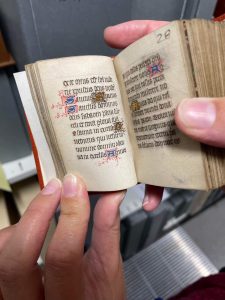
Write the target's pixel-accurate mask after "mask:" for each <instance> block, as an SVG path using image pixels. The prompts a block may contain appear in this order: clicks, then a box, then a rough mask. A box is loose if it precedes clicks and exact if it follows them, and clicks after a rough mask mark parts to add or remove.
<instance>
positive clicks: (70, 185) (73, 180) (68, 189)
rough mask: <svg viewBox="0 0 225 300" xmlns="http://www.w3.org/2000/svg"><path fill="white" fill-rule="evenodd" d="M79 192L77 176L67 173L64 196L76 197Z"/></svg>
mask: <svg viewBox="0 0 225 300" xmlns="http://www.w3.org/2000/svg"><path fill="white" fill-rule="evenodd" d="M76 194H77V177H76V176H74V175H73V174H67V175H66V176H65V177H64V179H63V196H64V197H66V198H70V197H74V196H75V195H76Z"/></svg>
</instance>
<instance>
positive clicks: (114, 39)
mask: <svg viewBox="0 0 225 300" xmlns="http://www.w3.org/2000/svg"><path fill="white" fill-rule="evenodd" d="M166 24H168V22H166V21H153V20H135V21H128V22H124V23H121V24H118V25H115V26H110V27H107V28H106V29H105V31H104V39H105V41H106V43H107V44H108V45H109V46H111V47H113V48H118V49H123V48H125V47H127V46H129V45H130V44H131V43H133V42H135V41H136V40H138V39H140V38H141V37H143V36H145V35H146V34H148V33H151V32H152V31H154V30H156V29H158V28H160V27H162V26H164V25H166Z"/></svg>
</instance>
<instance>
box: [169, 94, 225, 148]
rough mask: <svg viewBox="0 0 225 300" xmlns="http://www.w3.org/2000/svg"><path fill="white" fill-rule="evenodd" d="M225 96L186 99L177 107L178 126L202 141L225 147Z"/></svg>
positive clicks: (176, 119)
mask: <svg viewBox="0 0 225 300" xmlns="http://www.w3.org/2000/svg"><path fill="white" fill-rule="evenodd" d="M224 112H225V98H193V99H184V100H183V101H182V102H181V103H180V104H179V105H178V107H177V109H176V113H175V121H176V124H177V126H178V128H179V129H180V130H181V131H182V132H184V133H185V134H187V135H188V136H190V137H191V138H193V139H194V140H197V141H199V142H201V143H205V144H208V145H212V146H216V147H224V148H225V116H224Z"/></svg>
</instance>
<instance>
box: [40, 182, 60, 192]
mask: <svg viewBox="0 0 225 300" xmlns="http://www.w3.org/2000/svg"><path fill="white" fill-rule="evenodd" d="M60 188H61V182H60V180H59V179H57V178H54V179H52V180H51V181H49V182H48V184H47V185H46V186H45V187H44V189H43V190H42V191H41V193H42V195H52V194H54V193H55V192H57V191H58V190H59V189H60Z"/></svg>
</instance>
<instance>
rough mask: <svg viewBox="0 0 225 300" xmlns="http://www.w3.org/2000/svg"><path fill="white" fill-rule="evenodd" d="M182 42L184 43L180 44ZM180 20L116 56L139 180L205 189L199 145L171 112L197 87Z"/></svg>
mask: <svg viewBox="0 0 225 300" xmlns="http://www.w3.org/2000/svg"><path fill="white" fill-rule="evenodd" d="M183 45H184V46H183ZM183 47H186V46H185V41H184V37H183V36H182V35H180V30H179V25H178V22H177V21H175V22H172V23H170V24H169V25H167V26H164V27H162V28H161V29H159V30H157V31H155V32H153V33H152V34H150V35H147V36H145V37H144V38H142V39H140V40H139V41H137V42H136V43H134V44H132V45H131V46H129V47H128V48H126V49H125V50H124V51H122V52H121V53H120V54H119V55H118V56H117V57H116V59H115V62H114V64H115V68H116V71H117V76H118V78H119V81H120V84H121V91H122V98H123V100H124V103H123V104H124V107H125V111H126V113H127V117H128V118H129V127H130V138H131V140H132V143H133V151H134V156H135V167H136V172H137V178H138V180H139V181H140V182H143V183H148V184H153V185H158V186H167V187H176V188H192V189H194V188H196V189H207V188H208V186H207V182H206V176H205V169H204V163H203V159H202V153H201V147H200V143H198V142H195V141H193V140H191V139H190V138H188V137H186V136H184V135H183V134H182V133H181V132H180V131H179V130H178V129H177V127H176V125H175V122H174V112H175V108H176V106H177V104H178V103H179V102H180V101H181V100H182V99H184V98H189V97H194V96H195V89H194V82H193V79H192V74H191V66H190V61H189V58H188V57H187V55H186V51H184V48H183Z"/></svg>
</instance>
